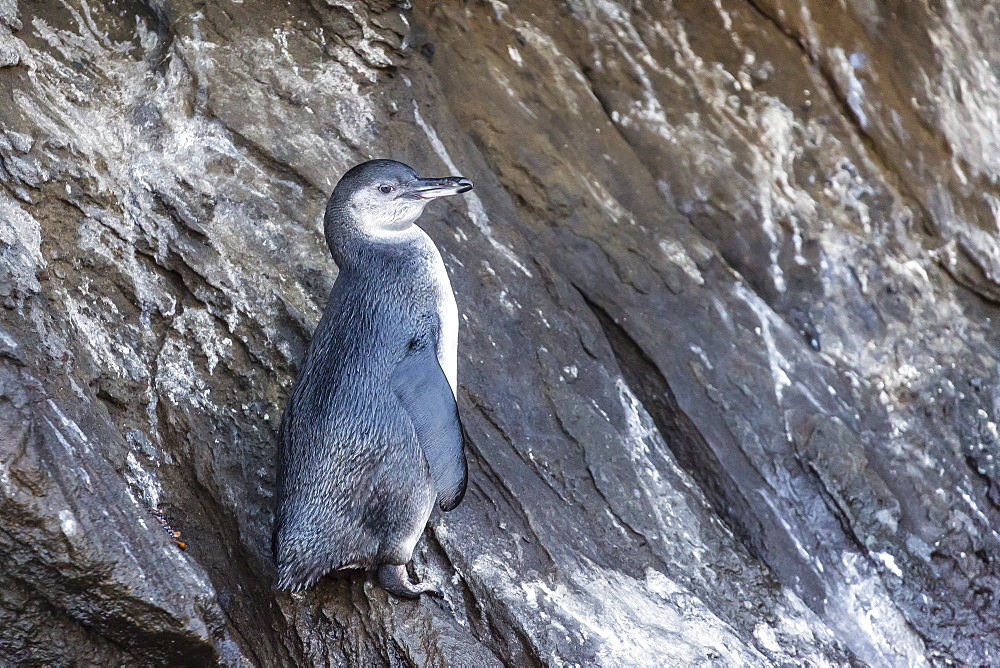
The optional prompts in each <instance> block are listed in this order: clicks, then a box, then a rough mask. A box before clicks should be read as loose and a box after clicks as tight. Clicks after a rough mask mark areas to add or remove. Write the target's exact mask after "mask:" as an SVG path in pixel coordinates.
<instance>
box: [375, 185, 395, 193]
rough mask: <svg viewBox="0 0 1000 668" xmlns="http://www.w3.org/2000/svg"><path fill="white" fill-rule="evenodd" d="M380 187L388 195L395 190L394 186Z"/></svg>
mask: <svg viewBox="0 0 1000 668" xmlns="http://www.w3.org/2000/svg"><path fill="white" fill-rule="evenodd" d="M378 189H379V190H380V191H382V192H384V193H385V194H386V195H388V194H389V193H391V192H392V191H393V187H392V186H379V187H378Z"/></svg>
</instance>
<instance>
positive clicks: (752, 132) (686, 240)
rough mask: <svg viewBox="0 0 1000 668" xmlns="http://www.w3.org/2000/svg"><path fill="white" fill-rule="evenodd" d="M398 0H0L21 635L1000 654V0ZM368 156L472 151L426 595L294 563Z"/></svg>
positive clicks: (7, 657) (674, 661) (644, 660)
mask: <svg viewBox="0 0 1000 668" xmlns="http://www.w3.org/2000/svg"><path fill="white" fill-rule="evenodd" d="M402 4H406V3H393V2H375V1H374V0H372V1H369V2H362V1H360V0H289V1H287V2H275V1H273V0H199V1H195V0H190V1H188V0H105V1H104V2H101V1H100V0H33V1H32V2H25V1H23V0H22V1H21V2H16V1H15V0H0V267H2V273H0V307H2V310H0V314H2V316H0V663H4V664H8V663H27V664H39V665H41V664H62V665H68V664H73V665H94V664H97V665H108V666H111V665H125V664H127V665H135V664H160V665H165V664H179V663H194V664H200V665H211V664H222V665H254V666H257V665H259V666H272V665H274V666H277V665H367V664H389V665H405V664H411V663H415V664H420V665H495V664H501V663H504V664H509V665H538V664H550V665H562V664H563V663H565V664H567V665H572V664H579V665H593V664H603V665H619V664H629V665H636V664H640V665H698V664H710V665H739V666H743V665H760V666H765V665H782V664H785V665H864V664H867V665H873V666H899V665H906V666H919V665H923V664H927V663H938V662H944V661H945V660H948V659H950V660H953V661H955V662H958V663H964V664H971V665H981V664H993V665H996V664H997V663H1000V628H998V627H1000V614H998V609H1000V600H998V599H1000V590H998V588H1000V579H998V576H1000V573H998V557H1000V540H998V535H997V533H996V531H995V529H994V527H997V526H998V524H1000V487H998V485H1000V462H998V459H997V457H998V449H1000V443H998V433H997V421H998V420H997V415H998V413H1000V385H998V382H1000V371H998V369H1000V366H998V363H1000V349H998V341H997V337H996V334H995V332H994V327H993V323H992V320H993V319H994V318H997V317H998V315H1000V312H998V303H1000V245H998V243H997V239H998V233H1000V220H998V219H1000V30H997V25H998V22H1000V16H998V10H997V9H996V6H995V3H982V2H975V1H973V0H881V1H874V0H842V1H840V2H831V1H829V0H798V1H793V0H674V1H673V2H670V1H657V2H653V1H652V0H636V1H632V2H627V1H625V0H619V1H618V2H614V1H612V0H569V1H566V2H548V1H543V0H529V1H526V2H516V3H515V2H509V3H506V4H505V3H504V2H500V1H499V0H493V1H492V2H483V1H479V0H468V1H460V0H443V1H441V2H430V1H429V0H428V1H426V2H416V3H414V4H415V5H416V6H415V7H414V8H413V9H404V8H402V7H401V6H400V5H402ZM369 157H391V158H396V159H400V160H403V161H405V162H408V163H410V164H412V165H414V166H415V167H416V168H417V169H418V170H419V171H420V172H421V173H426V174H441V175H443V174H461V175H464V176H467V177H469V178H471V179H473V180H474V181H475V183H476V189H475V191H473V193H471V194H469V195H468V196H466V197H465V198H464V199H461V198H456V200H455V201H448V202H439V203H435V204H433V205H432V206H431V208H430V210H429V211H428V213H427V214H426V215H425V217H424V219H423V225H424V227H425V229H426V230H427V231H428V232H429V233H430V235H431V236H432V237H433V238H434V239H436V240H437V241H438V244H439V245H440V247H441V249H442V252H443V254H444V257H445V261H446V264H447V265H448V269H449V272H450V274H451V278H452V282H453V283H454V286H455V289H456V293H457V296H458V303H459V309H460V312H461V313H462V318H461V321H462V333H461V339H460V345H459V375H460V385H461V387H460V396H459V403H460V407H461V410H462V413H463V416H464V422H465V425H466V427H467V429H468V432H469V443H468V450H469V461H470V468H471V482H470V488H469V493H468V495H467V496H466V499H465V502H464V503H463V504H462V505H461V506H460V507H459V508H458V509H457V510H456V511H454V512H452V513H450V514H447V515H443V516H436V517H434V518H433V519H432V522H431V526H430V527H429V528H428V530H427V531H426V533H425V535H424V538H423V540H422V541H421V543H420V546H419V548H418V554H417V555H416V559H415V568H416V570H417V572H418V573H419V574H420V575H421V577H425V578H429V579H431V580H433V581H436V582H439V583H441V585H442V588H443V590H444V592H445V598H444V599H443V600H440V601H439V600H434V599H424V600H421V601H419V602H416V603H414V602H408V601H397V600H395V599H391V598H387V596H386V595H385V593H384V592H382V591H381V590H380V589H378V588H377V587H374V586H373V585H372V583H371V582H370V580H369V579H368V578H366V577H365V576H364V575H363V574H354V575H353V576H337V577H330V578H327V579H325V580H324V581H322V582H321V583H320V585H319V586H317V587H316V588H315V589H314V590H311V591H309V592H307V593H305V594H297V595H288V594H285V593H280V592H276V591H275V590H274V573H273V570H272V567H271V565H270V554H269V534H270V523H271V503H272V492H273V480H274V469H273V460H274V453H275V440H276V429H277V425H278V422H279V419H280V414H281V410H282V407H283V403H284V400H285V397H286V396H287V394H288V391H289V389H290V384H291V381H292V379H293V377H294V373H295V369H296V366H297V364H298V362H299V360H301V358H302V355H303V353H304V350H305V346H306V345H307V343H308V340H309V335H310V332H311V330H312V328H313V327H314V326H315V323H316V322H317V320H318V317H319V314H320V312H321V310H322V307H323V304H324V300H325V298H326V295H327V292H328V291H329V289H330V286H331V285H332V283H333V280H334V278H335V276H336V267H335V266H334V265H333V263H332V261H331V260H330V258H329V256H328V254H327V251H326V248H325V246H324V242H323V236H322V231H321V214H322V210H323V206H324V204H325V200H326V197H327V196H328V194H329V192H330V190H331V188H332V186H333V184H334V183H335V182H336V180H337V178H338V177H339V175H340V174H341V173H342V172H343V171H344V170H345V169H346V168H347V167H349V166H350V165H352V164H354V163H356V162H359V161H361V160H364V159H367V158H369ZM151 508H158V509H159V510H160V512H162V514H163V517H164V519H165V521H166V522H167V523H168V524H170V525H171V527H172V528H173V529H175V530H179V531H180V532H181V537H180V539H179V540H181V541H183V542H185V543H186V544H187V549H186V551H185V550H182V549H180V547H179V546H178V545H176V544H175V543H174V539H173V538H172V537H171V536H170V535H168V534H167V532H166V531H164V527H163V526H161V522H160V521H159V520H158V519H157V518H156V517H155V516H154V515H153V514H152V513H151V512H150V509H151Z"/></svg>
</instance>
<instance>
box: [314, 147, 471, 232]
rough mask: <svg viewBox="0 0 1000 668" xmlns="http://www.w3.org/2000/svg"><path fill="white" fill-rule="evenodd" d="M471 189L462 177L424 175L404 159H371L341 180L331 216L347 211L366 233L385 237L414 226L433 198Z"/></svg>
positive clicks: (335, 192) (468, 181) (330, 211)
mask: <svg viewBox="0 0 1000 668" xmlns="http://www.w3.org/2000/svg"><path fill="white" fill-rule="evenodd" d="M469 190H472V181H470V180H469V179H466V178H463V177H461V176H446V177H444V178H423V177H420V176H417V173H416V172H415V171H414V170H413V168H412V167H410V166H409V165H404V164H403V163H401V162H396V161H395V160H369V161H368V162H363V163H361V164H360V165H356V166H355V167H352V168H351V169H350V170H349V171H348V172H347V173H346V174H344V176H343V177H342V178H341V179H340V182H339V183H338V184H337V187H336V188H334V190H333V195H332V196H331V197H330V203H329V205H328V206H327V212H328V213H327V215H328V217H329V215H330V213H332V212H336V213H339V214H340V215H341V216H344V215H345V214H346V218H347V219H348V220H349V221H350V222H351V223H353V225H355V226H357V227H358V228H360V230H361V231H362V232H364V233H366V234H368V235H372V236H383V235H385V234H391V233H393V232H400V231H403V230H405V229H407V228H408V227H410V225H412V224H413V223H414V221H416V219H417V218H418V217H419V216H420V214H421V213H422V212H423V210H424V207H425V206H426V205H427V203H428V202H430V201H431V200H432V199H435V198H438V197H444V196H446V195H457V194H459V193H464V192H468V191H469ZM345 222H346V221H345Z"/></svg>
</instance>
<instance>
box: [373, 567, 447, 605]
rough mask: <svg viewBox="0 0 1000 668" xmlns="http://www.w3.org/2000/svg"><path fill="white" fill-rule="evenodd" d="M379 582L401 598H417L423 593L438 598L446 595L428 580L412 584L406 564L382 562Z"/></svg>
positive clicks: (379, 569)
mask: <svg viewBox="0 0 1000 668" xmlns="http://www.w3.org/2000/svg"><path fill="white" fill-rule="evenodd" d="M378 583H379V585H381V587H382V589H385V590H386V591H387V592H389V593H390V594H392V595H393V596H399V597H401V598H409V599H415V598H420V595H421V594H429V595H431V596H434V597H436V598H443V597H444V594H442V593H441V590H440V589H438V588H437V587H435V586H434V585H432V584H429V583H427V582H418V583H417V584H415V585H412V584H410V577H409V575H407V574H406V566H405V565H396V564H382V565H381V566H379V567H378Z"/></svg>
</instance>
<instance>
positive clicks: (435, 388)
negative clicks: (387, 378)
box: [391, 346, 468, 511]
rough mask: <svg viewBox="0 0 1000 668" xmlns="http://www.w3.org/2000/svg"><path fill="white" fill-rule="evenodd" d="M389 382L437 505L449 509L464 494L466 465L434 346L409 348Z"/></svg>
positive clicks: (458, 425)
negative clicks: (410, 425) (424, 461)
mask: <svg viewBox="0 0 1000 668" xmlns="http://www.w3.org/2000/svg"><path fill="white" fill-rule="evenodd" d="M391 384H392V389H393V392H395V394H396V397H397V398H398V399H399V401H400V403H401V404H402V405H403V408H404V409H405V410H406V413H407V415H408V416H409V418H410V422H412V423H413V429H414V431H416V433H417V440H418V441H419V442H420V448H421V449H422V450H423V452H424V457H426V458H427V464H428V466H430V470H431V478H432V479H433V480H434V489H435V491H436V492H437V501H438V506H440V507H441V510H444V511H448V510H452V509H453V508H455V506H457V505H458V504H459V503H460V502H461V501H462V497H463V496H465V485H466V481H467V480H468V468H467V466H466V463H465V452H464V451H463V450H462V423H461V421H460V420H459V417H458V404H456V403H455V395H454V394H452V392H451V385H449V384H448V379H447V377H445V375H444V371H442V370H441V364H440V363H439V362H438V358H437V355H436V354H435V352H434V349H433V346H422V347H418V348H411V349H410V350H408V351H407V353H406V355H405V356H404V357H403V359H402V360H400V362H399V363H398V364H397V365H396V368H395V369H394V370H393V372H392V379H391Z"/></svg>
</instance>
